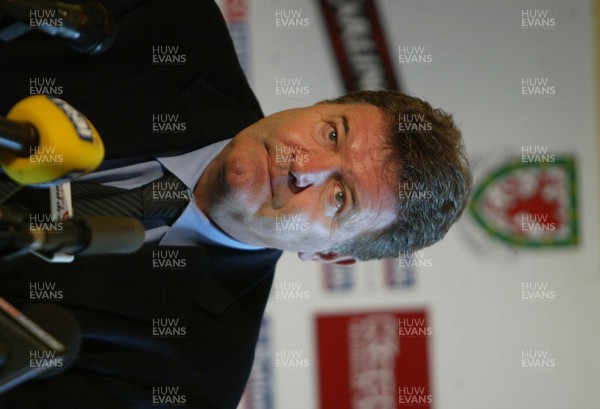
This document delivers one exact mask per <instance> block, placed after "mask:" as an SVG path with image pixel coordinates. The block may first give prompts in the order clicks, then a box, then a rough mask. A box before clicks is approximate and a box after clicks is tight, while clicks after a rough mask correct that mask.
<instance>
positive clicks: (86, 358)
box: [0, 0, 281, 409]
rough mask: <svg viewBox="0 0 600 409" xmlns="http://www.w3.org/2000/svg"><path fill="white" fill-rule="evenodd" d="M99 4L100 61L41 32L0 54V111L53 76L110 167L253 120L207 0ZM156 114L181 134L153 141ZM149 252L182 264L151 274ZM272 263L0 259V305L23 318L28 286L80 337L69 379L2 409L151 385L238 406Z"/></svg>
mask: <svg viewBox="0 0 600 409" xmlns="http://www.w3.org/2000/svg"><path fill="white" fill-rule="evenodd" d="M102 3H103V4H105V5H106V6H107V7H108V8H109V9H110V10H111V11H112V12H113V14H114V16H115V17H116V18H117V21H118V25H119V34H118V37H117V40H116V42H115V44H114V45H113V47H112V48H111V49H110V50H109V51H108V52H106V53H105V54H103V55H100V56H94V57H92V56H84V55H79V54H77V53H75V52H74V51H72V50H71V49H70V48H69V47H68V46H67V45H65V43H64V42H62V41H61V40H58V39H53V38H49V37H47V36H44V35H42V34H40V33H30V34H27V35H26V36H24V37H22V38H19V39H17V40H15V41H13V42H10V43H6V44H0V112H1V113H3V114H5V113H6V112H7V111H8V110H9V109H10V107H11V106H12V105H14V104H15V103H16V102H17V101H18V100H20V99H22V98H24V97H26V96H27V95H28V94H29V82H30V79H31V78H55V79H56V80H55V81H56V82H55V84H56V85H59V86H62V93H63V95H62V97H63V98H64V99H65V100H67V101H68V102H69V103H71V104H72V105H73V106H74V107H76V108H77V109H79V110H80V111H81V112H83V113H84V114H85V115H86V116H87V117H88V118H89V119H90V120H91V122H92V123H93V124H94V125H95V126H96V128H97V129H98V131H99V133H100V135H101V136H102V138H103V140H104V143H105V146H106V150H107V157H108V158H117V157H131V156H138V155H151V154H154V153H164V152H172V151H186V150H191V149H195V148H198V147H201V146H205V145H208V144H210V143H213V142H216V141H218V140H222V139H224V138H229V137H232V136H234V135H235V134H236V133H237V132H239V131H240V130H241V129H243V128H244V127H246V126H248V125H250V124H252V123H253V122H255V121H257V120H258V119H260V118H261V117H262V112H261V110H260V107H259V104H258V102H257V101H256V98H255V96H254V95H253V93H252V91H251V90H250V88H249V86H248V84H247V81H246V79H245V77H244V75H243V73H242V71H241V69H240V66H239V63H238V60H237V57H236V55H235V52H234V50H233V46H232V42H231V39H230V38H229V35H228V33H227V30H226V26H225V24H224V22H223V19H222V17H221V15H220V12H219V10H218V8H217V7H216V5H215V4H214V2H213V1H212V0H189V1H184V0H150V1H149V0H112V1H108V0H107V1H103V2H102ZM157 46H172V47H178V51H177V53H178V54H179V55H185V60H186V62H185V64H184V65H166V66H162V65H154V64H153V63H152V56H153V47H157ZM164 113H174V114H179V115H180V119H179V120H180V121H181V122H186V124H187V128H188V131H187V132H186V133H183V134H167V135H165V134H154V133H152V115H153V114H164ZM157 250H163V251H164V250H176V251H178V252H179V253H178V255H177V260H179V264H180V265H181V260H185V261H184V264H185V267H184V268H181V269H175V268H157V266H156V265H155V264H153V263H155V261H154V260H156V259H160V258H161V257H162V258H164V257H163V256H164V253H163V256H161V255H160V254H158V255H157V253H155V252H156V251H157ZM280 254H281V253H280V252H279V251H276V250H265V251H239V250H232V249H227V248H221V247H209V246H199V247H167V248H165V247H160V248H158V247H151V246H146V247H144V248H143V249H142V250H141V251H139V252H138V253H136V254H133V255H119V256H109V257H107V256H104V257H101V256H94V257H81V258H79V259H78V260H76V261H75V262H74V263H72V264H67V265H52V264H48V263H45V262H43V261H41V260H38V259H36V258H34V257H30V256H28V257H24V258H21V259H19V260H17V261H12V262H0V295H2V296H4V297H6V298H8V299H9V301H11V302H12V303H14V304H15V305H16V306H17V307H21V308H22V307H24V306H26V305H27V304H29V303H30V302H31V300H30V295H29V288H30V284H31V283H34V282H46V283H54V285H55V288H56V290H60V291H61V292H62V299H61V300H60V301H58V302H59V303H60V305H62V306H65V307H67V308H69V309H70V310H71V311H72V312H73V314H74V315H75V317H76V318H77V320H78V322H79V324H80V326H81V328H82V331H83V344H82V351H81V355H80V358H79V359H78V360H77V361H76V363H75V365H74V366H73V367H72V368H71V369H70V370H69V371H68V372H67V373H66V374H64V375H62V376H60V377H56V378H54V379H50V380H38V381H31V382H29V383H26V384H24V385H22V386H20V387H18V388H16V389H14V390H13V391H11V392H9V393H7V394H5V395H3V396H0V407H9V408H18V409H26V408H36V409H37V408H48V409H50V408H52V409H55V408H85V409H94V408H110V409H117V408H156V407H160V405H153V399H156V397H155V396H157V395H160V394H161V392H160V390H159V392H157V389H156V388H163V389H162V391H163V392H164V391H165V388H168V387H171V388H178V389H177V392H173V393H174V394H175V395H177V396H179V398H180V400H181V397H182V396H184V398H183V399H184V400H185V403H186V405H185V407H187V408H235V407H236V404H237V402H238V401H239V399H240V396H241V394H242V392H243V388H244V385H245V382H246V380H247V377H248V375H249V371H250V369H251V365H252V361H253V356H254V347H255V343H256V340H257V336H258V330H259V326H260V321H261V317H262V314H263V311H264V306H265V304H266V301H267V298H268V293H269V290H270V286H271V282H272V278H273V273H274V267H275V263H276V261H277V259H278V258H279V256H280ZM157 319H176V320H178V321H177V326H178V328H179V329H181V328H184V330H183V333H184V334H185V336H183V337H175V336H167V337H158V336H156V333H153V328H154V327H153V320H157ZM163 322H164V321H163ZM156 325H157V324H156V322H155V321H154V326H156ZM158 325H160V324H158ZM179 334H180V335H181V334H182V332H181V331H180V332H179ZM171 391H174V389H171ZM159 400H160V398H159ZM154 403H156V401H154Z"/></svg>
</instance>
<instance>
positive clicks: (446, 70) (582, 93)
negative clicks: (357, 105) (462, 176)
mask: <svg viewBox="0 0 600 409" xmlns="http://www.w3.org/2000/svg"><path fill="white" fill-rule="evenodd" d="M220 1H221V6H222V7H233V6H235V5H237V6H238V7H239V6H240V5H243V4H247V5H248V7H249V8H248V9H247V16H248V20H247V21H248V25H247V26H241V27H240V26H239V25H238V26H237V28H236V30H238V31H237V32H238V34H239V33H240V32H242V33H243V34H242V35H241V36H239V35H238V37H239V38H238V40H239V41H241V44H242V45H243V47H244V49H243V50H242V51H241V52H242V54H243V55H242V58H243V59H244V61H245V64H246V68H247V72H248V75H249V77H250V81H251V84H252V86H253V89H254V90H255V92H256V94H257V96H258V98H259V101H260V102H261V104H262V107H263V109H264V111H265V114H269V113H272V112H275V111H278V110H281V109H285V108H288V107H293V106H298V105H307V104H312V103H314V102H316V101H319V100H321V99H324V98H330V97H333V96H336V95H338V94H340V93H342V92H343V89H342V83H341V81H340V79H339V74H338V71H337V67H336V65H335V60H334V58H333V54H332V53H331V51H330V45H329V42H328V41H329V40H328V37H327V33H326V31H325V26H324V23H323V21H322V17H321V13H320V11H319V10H318V8H317V2H316V1H311V0H247V1H239V0H238V1H232V0H227V1H225V0H220ZM377 6H378V9H379V12H380V13H379V14H380V16H381V19H382V23H383V25H384V28H385V30H386V36H387V42H388V47H389V49H390V50H389V51H390V58H391V60H392V62H393V63H394V68H395V69H396V72H397V73H398V75H399V77H400V79H401V81H402V84H403V85H404V88H405V91H406V92H408V93H409V94H414V95H417V96H419V97H422V98H424V99H426V100H428V101H429V102H431V103H432V105H434V106H439V107H443V108H444V109H445V110H446V111H448V112H451V113H453V114H454V116H455V119H456V120H457V122H458V123H459V125H460V127H461V129H462V131H463V136H464V139H465V143H466V146H467V150H468V152H469V155H470V158H471V161H472V163H473V167H474V170H475V173H476V177H477V179H476V180H477V181H480V179H481V175H482V172H484V171H485V170H486V169H488V170H489V169H490V167H491V166H492V165H493V164H495V163H496V162H498V163H499V162H500V161H502V160H503V159H504V158H506V157H508V156H515V155H516V156H517V157H518V156H519V155H520V154H521V149H522V147H523V146H546V147H548V150H549V151H550V152H553V153H556V154H569V155H573V156H574V157H575V159H576V172H577V198H578V217H579V244H578V245H577V246H567V247H565V248H558V249H534V250H514V249H510V248H508V247H507V246H505V245H504V244H502V243H500V242H497V241H495V240H493V239H491V238H490V237H489V236H486V235H485V234H483V233H482V232H481V231H480V230H478V229H477V227H476V226H475V224H474V222H473V221H472V220H470V218H469V216H468V215H466V214H465V216H464V217H463V219H462V220H461V221H460V222H459V225H458V226H456V227H455V228H453V229H452V230H451V231H450V233H449V234H448V235H447V237H446V238H445V239H444V240H443V241H442V242H440V243H438V244H436V245H434V246H433V247H431V248H428V249H426V250H425V252H424V253H423V255H422V257H423V258H424V259H426V260H428V263H427V264H428V266H426V267H421V268H416V269H415V270H414V274H415V282H414V283H413V284H412V285H406V286H400V287H398V288H390V287H389V286H387V285H386V284H385V282H384V277H385V274H384V267H385V262H369V263H364V264H361V265H359V266H358V267H356V268H353V269H350V270H348V271H347V272H341V273H339V272H338V274H341V275H338V277H342V278H343V277H346V278H348V277H350V278H351V279H353V281H352V283H351V285H350V286H349V288H346V290H345V291H338V292H336V293H332V292H331V291H328V290H327V288H326V285H325V284H324V276H323V271H322V267H321V266H320V265H318V264H315V263H303V262H300V261H299V260H298V259H297V257H296V256H295V255H294V254H289V253H286V254H284V256H283V258H282V260H281V261H280V262H279V264H278V267H277V274H276V277H275V286H274V290H273V293H272V297H271V300H270V302H269V305H268V306H267V312H266V317H267V320H268V323H269V325H268V334H269V339H268V343H267V345H268V348H266V349H263V350H262V351H260V353H259V354H258V355H257V356H258V357H259V358H260V360H261V361H260V362H262V363H263V364H264V363H267V364H270V368H271V371H272V372H271V375H272V377H270V378H269V379H268V380H267V382H268V383H269V385H268V386H267V388H270V392H269V396H271V398H272V402H270V403H269V402H267V403H264V402H263V403H260V402H258V401H256V400H255V401H251V399H246V401H244V402H243V403H242V405H241V407H244V408H260V407H264V408H271V407H272V408H278V409H279V408H291V409H295V408H318V407H319V404H318V386H317V385H318V363H317V355H316V350H315V345H316V338H315V337H316V335H315V322H314V319H315V314H318V313H324V312H332V311H369V310H382V309H383V310H385V309H390V310H403V309H407V310H410V309H413V308H425V309H426V310H427V312H428V318H429V324H430V325H431V327H432V330H433V331H432V332H433V333H432V336H431V337H430V339H429V342H430V347H429V356H430V363H431V365H430V375H431V387H432V395H433V405H432V406H433V407H435V408H437V409H469V408H474V409H475V408H477V409H479V408H484V407H485V408H509V407H510V408H544V409H546V408H556V409H564V408H579V409H585V408H589V409H592V408H600V388H598V385H599V384H600V369H599V368H600V346H599V345H600V318H599V317H598V314H599V311H600V263H599V260H598V252H599V251H598V250H599V246H598V238H599V237H598V236H599V231H600V228H599V224H598V209H599V204H598V197H599V195H598V191H597V186H598V184H597V178H598V158H597V152H598V150H597V146H596V144H597V142H596V138H595V135H596V128H595V126H596V124H595V121H594V120H595V115H594V114H595V112H596V110H595V101H594V89H595V87H596V81H595V78H594V70H593V55H592V50H593V40H594V31H593V27H594V26H593V24H594V15H593V11H594V9H593V2H592V1H590V0H569V1H564V2H558V1H546V0H544V1H538V0H526V1H525V2H523V1H516V0H510V1H504V2H498V1H493V0H482V1H479V2H473V1H468V0H446V1H423V0H379V1H378V2H377ZM278 10H279V11H281V10H286V11H289V10H293V11H295V12H296V14H297V16H300V17H301V18H303V19H307V20H305V21H307V25H306V26H305V27H296V28H282V27H277V24H276V18H277V15H276V12H277V11H278ZM523 10H546V11H547V13H548V15H547V17H548V18H552V19H553V20H552V21H554V24H553V27H552V28H549V29H528V28H525V27H523V26H522V13H523ZM298 12H299V13H300V14H298ZM245 30H247V31H245ZM406 45H409V46H418V47H423V49H424V50H425V54H427V55H430V56H431V64H428V65H407V64H400V62H399V58H398V47H400V46H406ZM282 78H285V79H290V78H292V79H293V81H295V83H296V85H300V86H302V87H304V88H303V90H304V91H303V92H302V93H301V95H296V96H290V95H279V94H278V92H277V89H276V85H277V81H278V80H279V81H281V79H282ZM523 78H543V79H546V80H547V81H548V85H550V86H552V87H553V89H554V90H555V93H554V95H552V96H551V97H548V98H531V97H527V96H524V95H523V93H522V89H521V85H522V84H521V81H522V79H523ZM396 263H397V261H396ZM344 274H345V275H344ZM528 283H537V284H541V285H545V286H547V287H546V288H547V290H549V291H552V294H554V296H553V297H552V298H551V299H547V300H545V301H539V300H537V301H536V300H524V299H523V297H522V292H521V291H522V288H523V286H527V285H528ZM278 290H279V292H278ZM290 291H292V292H291V293H290ZM292 293H293V294H294V295H295V296H294V297H292V296H291V294H292ZM523 351H538V352H544V351H545V352H546V353H547V354H548V357H549V358H551V359H552V360H553V362H554V364H555V365H554V367H553V368H546V369H539V370H534V369H527V368H523V367H522V365H521V358H522V353H523ZM290 356H293V357H295V358H298V360H299V362H300V364H299V365H297V366H294V367H291V366H289V365H288V366H285V365H278V363H281V361H277V359H278V358H281V357H290ZM263 369H264V368H263Z"/></svg>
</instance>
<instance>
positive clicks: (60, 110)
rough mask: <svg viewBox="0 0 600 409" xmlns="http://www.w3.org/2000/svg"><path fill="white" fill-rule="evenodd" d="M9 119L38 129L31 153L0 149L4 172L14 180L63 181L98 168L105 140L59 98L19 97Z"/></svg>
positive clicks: (29, 182)
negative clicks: (20, 154) (17, 152)
mask: <svg viewBox="0 0 600 409" xmlns="http://www.w3.org/2000/svg"><path fill="white" fill-rule="evenodd" d="M7 119H9V120H14V121H21V122H28V123H30V124H31V125H33V127H34V128H35V129H36V130H37V133H38V135H39V144H38V146H31V147H30V148H29V149H30V153H31V154H30V155H29V156H27V157H20V156H19V155H17V154H15V153H11V152H8V151H0V163H1V164H2V168H3V169H4V172H5V173H6V174H7V175H8V176H9V177H10V178H11V179H12V180H14V181H15V182H17V183H20V184H23V185H37V186H38V187H44V186H50V185H54V184H58V183H62V182H64V181H66V180H69V179H72V178H75V177H77V176H79V175H82V174H85V173H88V172H91V171H93V170H94V169H96V168H97V167H98V166H99V165H100V163H102V160H103V159H104V144H103V143H102V140H101V139H100V135H99V134H98V131H97V130H96V128H94V126H93V125H92V124H91V122H90V121H89V120H88V119H87V118H86V117H85V116H84V115H83V114H81V113H80V112H79V111H77V110H76V109H75V108H73V107H72V106H71V105H69V104H67V103H66V102H65V101H63V100H61V99H58V98H49V97H48V96H46V95H32V96H30V97H27V98H25V99H22V100H21V101H19V102H18V103H17V104H16V105H15V106H14V107H12V109H11V110H10V112H9V113H8V115H7Z"/></svg>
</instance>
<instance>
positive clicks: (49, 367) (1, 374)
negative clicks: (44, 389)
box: [0, 297, 81, 394]
mask: <svg viewBox="0 0 600 409" xmlns="http://www.w3.org/2000/svg"><path fill="white" fill-rule="evenodd" d="M38 323H39V325H38ZM80 349H81V331H80V329H79V325H78V324H77V321H76V320H75V317H73V315H72V314H71V313H70V312H69V311H68V310H66V309H65V308H62V307H59V306H58V305H55V304H37V305H33V306H31V307H28V308H27V309H26V310H24V313H23V312H21V311H19V310H17V309H16V308H15V307H13V306H12V305H11V304H9V303H8V302H7V301H6V300H5V299H3V298H2V297H0V394H2V393H4V392H6V391H8V390H10V389H12V388H14V387H15V386H17V385H19V384H21V383H23V382H25V381H27V380H29V379H32V378H37V379H40V378H51V377H55V376H58V375H60V374H62V373H64V372H65V371H66V370H67V369H69V367H70V366H71V365H72V364H73V363H74V362H75V360H76V359H77V357H78V355H79V351H80Z"/></svg>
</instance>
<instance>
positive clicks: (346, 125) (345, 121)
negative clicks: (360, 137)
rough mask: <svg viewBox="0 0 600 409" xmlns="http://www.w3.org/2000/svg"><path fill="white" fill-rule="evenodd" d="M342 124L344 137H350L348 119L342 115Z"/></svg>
mask: <svg viewBox="0 0 600 409" xmlns="http://www.w3.org/2000/svg"><path fill="white" fill-rule="evenodd" d="M342 124H344V135H348V132H350V126H349V125H348V117H347V116H346V115H344V114H342Z"/></svg>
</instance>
